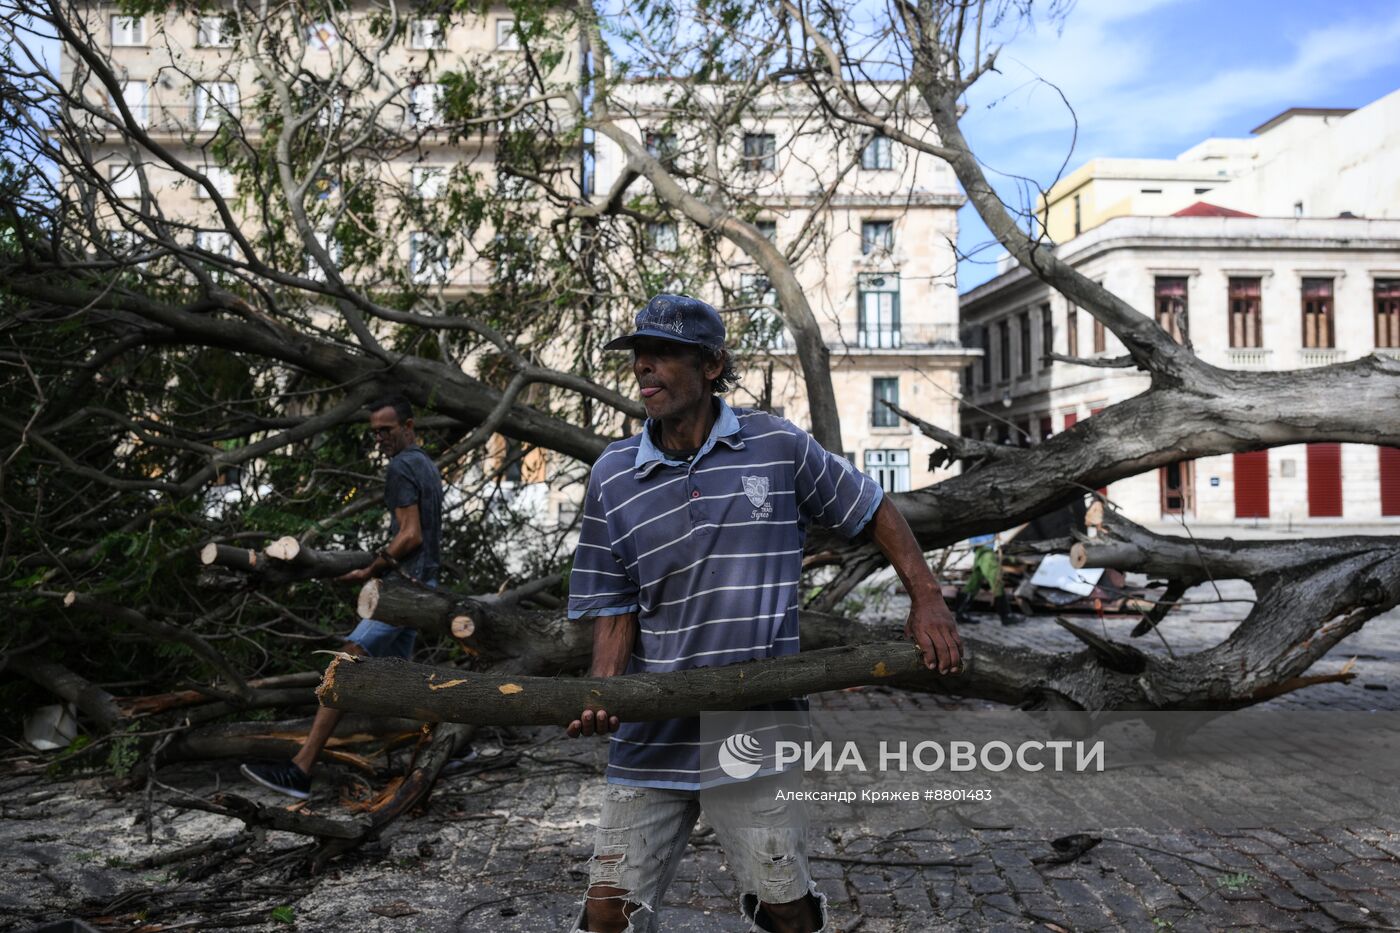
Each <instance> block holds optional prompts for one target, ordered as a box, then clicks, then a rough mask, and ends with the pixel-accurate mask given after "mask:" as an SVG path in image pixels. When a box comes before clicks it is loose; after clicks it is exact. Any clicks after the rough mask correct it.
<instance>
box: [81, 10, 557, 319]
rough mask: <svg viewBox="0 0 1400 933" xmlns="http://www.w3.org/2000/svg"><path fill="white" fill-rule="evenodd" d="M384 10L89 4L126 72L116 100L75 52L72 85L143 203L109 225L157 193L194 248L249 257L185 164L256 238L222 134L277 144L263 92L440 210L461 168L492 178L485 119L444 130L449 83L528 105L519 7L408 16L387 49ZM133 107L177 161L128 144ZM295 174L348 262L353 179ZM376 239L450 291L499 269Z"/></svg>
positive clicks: (253, 210)
mask: <svg viewBox="0 0 1400 933" xmlns="http://www.w3.org/2000/svg"><path fill="white" fill-rule="evenodd" d="M284 15H288V16H290V15H291V14H290V13H286V12H285V11H284ZM384 16H385V13H384V11H383V10H382V9H379V8H371V7H370V6H369V5H368V4H364V5H358V6H356V5H352V6H351V8H350V9H348V10H346V11H344V12H343V13H340V14H338V15H337V16H336V18H335V20H334V21H333V22H332V21H329V20H327V21H323V22H315V21H309V20H308V21H295V22H293V21H277V22H274V23H270V22H265V21H261V20H258V19H256V18H255V17H252V16H251V14H250V12H249V11H248V10H246V9H241V8H240V9H239V10H238V11H236V12H229V13H222V12H219V11H218V10H217V8H211V9H210V10H209V11H206V12H204V13H197V12H195V11H193V10H183V9H182V10H170V11H166V12H163V13H159V14H145V15H139V16H129V15H126V14H125V13H123V12H122V11H120V10H118V9H117V8H116V7H115V6H111V5H101V4H95V5H93V6H92V7H90V8H89V16H88V19H87V27H88V29H89V31H90V33H91V36H92V37H93V39H94V40H95V44H96V46H97V48H98V50H99V51H100V52H101V53H103V54H105V55H106V56H107V61H108V62H109V63H110V65H111V66H112V69H113V71H114V72H115V74H116V77H117V80H118V84H119V86H118V89H117V92H115V93H114V92H113V91H112V90H111V89H110V88H107V87H105V86H103V84H102V83H101V82H99V81H98V80H97V79H96V78H95V77H92V76H91V75H87V74H86V69H84V68H82V67H80V66H79V65H78V63H76V62H75V61H73V59H72V58H71V49H70V48H69V47H68V46H66V45H65V46H64V47H63V53H64V59H63V62H62V67H63V71H64V76H65V79H68V80H72V79H73V78H74V77H75V76H86V78H87V80H86V81H85V83H84V85H83V96H84V98H85V99H86V100H87V101H88V103H89V104H90V105H91V106H92V108H93V113H92V115H91V116H89V117H88V118H87V121H88V123H89V124H90V126H91V127H92V129H93V139H94V141H95V143H96V144H95V147H94V161H95V162H96V167H97V169H98V171H99V173H100V174H101V175H102V176H103V177H105V178H107V179H108V180H109V182H110V184H111V186H112V191H113V194H114V195H115V196H116V198H117V199H119V200H120V201H121V202H123V203H124V204H125V205H126V206H127V207H129V208H130V210H127V211H123V210H121V209H118V210H117V211H115V212H112V213H113V214H114V216H111V217H109V218H108V219H109V222H114V223H113V225H114V226H122V225H127V226H129V225H131V224H134V223H135V224H139V222H140V221H139V219H138V218H137V217H136V212H137V211H138V210H139V209H141V208H142V206H143V202H142V198H143V196H145V197H148V198H150V199H151V203H155V204H158V207H159V211H160V213H161V214H162V215H163V216H164V217H165V218H167V219H168V220H170V221H172V222H173V223H174V225H175V227H176V228H177V230H178V233H177V236H179V237H182V238H184V239H185V240H187V241H188V242H187V243H186V245H193V246H195V247H197V248H199V249H203V250H206V251H208V252H211V253H215V254H219V255H223V256H228V257H231V258H234V259H238V258H240V256H239V253H238V250H237V244H236V242H234V239H233V238H232V237H231V236H230V235H229V233H228V231H227V229H226V227H225V225H224V224H222V223H221V222H220V221H219V219H218V214H217V212H216V210H215V208H214V198H213V197H212V195H211V193H210V191H209V189H208V188H207V187H205V186H204V185H202V184H200V183H199V182H198V181H197V180H195V179H192V178H190V177H189V176H188V175H187V174H185V173H182V172H181V171H179V170H177V168H176V167H174V166H173V165H172V164H171V161H178V162H181V163H183V164H184V165H186V166H188V167H189V168H190V169H192V170H194V171H195V172H197V173H199V174H201V175H203V176H204V177H206V178H207V179H208V180H209V182H210V184H211V185H212V187H213V188H214V189H215V190H216V191H217V192H218V193H219V194H220V195H223V196H224V197H226V198H229V199H230V202H231V205H230V206H231V208H232V210H233V211H234V217H235V220H236V222H237V224H238V226H239V227H240V229H246V230H248V231H249V232H251V231H253V230H255V229H257V228H258V226H259V225H260V224H261V223H262V222H263V218H262V216H261V215H260V213H259V211H258V205H257V203H256V200H255V199H254V200H253V201H252V203H246V202H245V206H244V207H242V208H240V206H239V205H237V204H233V203H232V202H233V201H234V200H235V196H236V195H237V194H238V192H237V191H236V190H235V186H236V173H235V172H233V171H232V170H231V169H230V167H229V166H228V165H227V164H223V163H221V160H220V152H221V151H225V152H226V151H227V150H228V148H229V147H227V146H223V147H221V146H220V145H218V144H217V137H218V133H219V130H220V127H221V126H224V125H225V124H228V125H232V126H236V127H237V128H238V129H237V132H238V133H240V134H243V135H245V136H246V137H247V139H248V141H249V142H250V143H252V144H254V145H257V144H259V143H262V142H264V141H265V138H264V137H265V134H266V133H268V132H275V130H276V127H274V128H272V129H271V130H269V127H267V126H265V125H264V120H263V119H262V117H261V115H262V114H265V113H266V111H265V110H263V109H262V108H254V107H253V103H254V101H255V99H257V98H258V97H260V96H261V97H264V98H271V100H272V101H273V108H274V112H275V111H276V109H277V106H278V104H280V100H279V95H280V94H283V93H285V94H286V95H287V98H288V99H289V101H290V111H289V116H292V117H294V118H296V119H305V120H306V121H307V123H309V125H310V126H311V128H312V130H313V131H315V130H323V131H325V133H326V136H327V137H328V139H333V140H335V142H336V143H343V144H345V147H346V150H347V151H348V152H349V155H348V156H346V157H344V158H342V161H343V162H344V163H347V164H350V165H353V166H354V167H355V168H356V169H359V170H362V171H363V170H368V171H371V172H374V173H375V177H374V181H375V183H376V184H380V185H387V186H389V189H390V190H393V191H395V192H397V193H398V194H400V196H401V197H402V198H407V199H412V198H418V199H422V200H423V201H425V202H432V201H433V200H435V199H437V198H438V197H439V196H440V194H441V191H442V189H443V186H444V182H445V180H446V179H447V178H448V175H449V173H451V172H453V171H462V170H469V171H471V172H473V173H476V174H479V175H482V176H484V177H486V178H488V179H490V178H494V175H493V165H494V157H493V152H494V145H495V138H496V137H495V135H494V127H493V126H492V125H490V124H487V125H486V126H485V128H484V130H483V131H482V132H479V133H467V134H459V135H457V136H452V135H449V134H448V133H447V132H445V131H444V128H443V126H442V123H443V119H442V113H443V103H444V95H445V94H446V93H447V89H448V85H447V84H445V83H444V79H443V78H442V77H441V76H442V75H444V74H446V73H448V72H453V71H457V72H470V73H473V74H476V75H478V76H479V77H480V80H481V81H483V83H484V82H485V81H487V80H490V81H492V82H495V83H499V85H500V86H501V88H502V100H501V105H502V107H503V108H504V107H507V106H511V105H513V104H515V103H518V102H519V100H520V99H523V98H524V96H525V92H524V90H523V88H524V84H523V83H517V82H523V81H524V77H525V68H526V65H525V62H524V60H523V57H522V55H521V53H520V47H519V41H518V36H517V34H516V31H515V21H514V19H513V18H512V14H511V13H510V11H509V9H508V8H507V7H505V6H500V7H496V8H492V9H490V10H489V11H488V12H487V13H485V14H484V15H481V16H473V17H467V18H463V17H459V16H454V17H451V18H443V19H438V18H435V17H424V16H413V15H411V14H410V15H409V18H408V19H407V20H406V21H405V22H401V23H397V24H396V25H397V26H398V31H397V33H396V38H394V39H393V40H389V41H386V39H385V38H384V35H385V30H386V26H387V25H388V24H387V23H386V22H385V20H384ZM260 43H261V45H260ZM273 44H275V45H276V46H277V48H278V49H279V51H278V60H277V62H276V64H275V66H274V67H271V68H267V69H264V68H263V67H262V66H263V65H267V64H268V62H269V59H267V58H265V57H264V56H265V54H266V53H265V51H263V50H262V46H264V45H273ZM566 48H567V45H566ZM255 49H256V50H257V51H255ZM579 67H580V55H579V51H578V48H577V43H576V42H575V43H573V46H572V48H568V51H567V54H565V55H564V56H563V59H562V60H561V61H560V62H559V64H558V65H557V67H556V73H555V74H554V75H553V77H558V78H566V77H567V76H569V75H571V74H576V73H577V70H578V68H579ZM119 102H120V104H124V105H125V107H126V109H127V110H128V111H129V113H130V114H131V116H132V119H133V120H134V122H135V123H136V125H137V126H139V127H141V128H142V129H144V130H145V131H146V132H147V133H148V134H149V136H150V139H151V141H152V142H153V143H154V144H156V145H158V146H160V147H163V148H165V149H166V150H168V152H169V153H170V154H171V156H173V160H167V159H164V158H162V157H161V156H160V155H159V154H158V153H157V152H155V151H153V150H152V149H150V148H147V147H142V146H134V145H126V144H124V143H123V142H122V140H121V137H120V136H119V135H117V134H115V133H111V132H110V131H109V130H110V127H111V126H112V125H113V123H114V121H117V120H119V119H120V114H119ZM255 109H256V110H257V114H255ZM279 122H281V121H280V120H279ZM371 127H372V128H373V132H371V130H370V128H371ZM234 148H237V147H234ZM357 150H358V151H357ZM295 180H296V181H303V180H305V181H306V182H307V186H308V197H307V205H308V206H307V213H308V217H309V219H310V220H311V222H312V224H313V225H314V226H315V227H316V228H317V230H316V234H315V236H316V239H317V240H318V241H320V242H321V244H322V246H323V247H325V248H326V250H327V252H328V254H329V256H328V258H329V261H330V262H331V263H333V264H338V263H339V261H340V260H341V258H342V257H341V255H340V250H339V248H338V246H337V244H336V243H335V242H334V241H333V240H332V238H331V237H330V236H329V235H328V234H327V232H326V230H328V229H329V227H330V225H331V224H332V223H334V221H335V218H336V215H337V208H339V207H340V206H341V205H342V203H343V195H344V194H345V187H346V186H345V185H343V184H342V183H343V181H344V179H341V178H337V177H335V175H334V173H333V172H332V171H330V170H328V171H327V172H326V173H325V174H324V176H323V177H318V178H314V179H302V178H299V177H297V178H295ZM284 194H285V192H283V191H278V192H277V195H278V196H282V195H284ZM492 232H493V231H492V230H491V229H490V228H489V225H483V227H482V228H481V229H479V230H477V231H475V234H474V235H473V237H472V244H477V245H479V244H481V243H484V242H487V241H489V239H490V237H491V235H492ZM378 235H380V236H382V237H383V238H384V239H385V241H386V242H388V243H389V244H390V245H391V253H390V256H391V261H390V263H389V266H390V267H393V266H395V265H397V266H398V268H399V269H400V270H402V272H403V273H404V274H405V278H406V281H407V282H408V283H409V284H433V285H445V286H447V287H448V289H449V293H450V291H451V290H453V289H462V288H471V287H473V286H477V285H480V284H482V283H484V282H485V281H486V280H487V278H488V277H489V275H490V267H489V264H487V263H484V262H482V261H480V260H479V259H478V258H476V256H475V255H474V254H475V250H474V249H473V246H472V244H468V245H466V247H465V248H457V249H452V250H449V249H448V248H447V247H446V245H445V243H444V242H443V238H442V237H441V235H440V234H439V233H438V232H436V231H433V230H430V229H426V228H424V229H416V228H414V227H412V226H409V227H407V228H394V229H388V228H386V229H383V230H382V231H378ZM394 256H396V257H397V260H398V263H397V264H395V263H394V262H393V261H392V257H394ZM300 265H301V268H299V269H294V270H287V271H293V272H297V273H303V274H305V275H306V276H307V277H308V278H311V279H313V280H323V279H324V277H325V275H326V271H325V268H324V263H323V262H318V261H316V260H315V259H314V258H313V256H312V255H310V254H309V251H308V255H307V256H305V257H304V258H303V262H302V263H301V264H300ZM357 279H359V277H358V276H357ZM359 281H361V282H362V284H365V285H369V284H371V283H369V282H365V281H364V280H363V279H359ZM373 284H379V283H378V282H375V283H373Z"/></svg>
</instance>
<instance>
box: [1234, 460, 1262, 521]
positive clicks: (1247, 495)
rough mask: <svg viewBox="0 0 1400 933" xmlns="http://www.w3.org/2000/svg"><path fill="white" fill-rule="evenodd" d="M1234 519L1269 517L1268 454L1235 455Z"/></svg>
mask: <svg viewBox="0 0 1400 933" xmlns="http://www.w3.org/2000/svg"><path fill="white" fill-rule="evenodd" d="M1235 517H1236V518H1268V517H1269V452H1268V451H1267V450H1251V451H1250V452H1249V453H1243V454H1235Z"/></svg>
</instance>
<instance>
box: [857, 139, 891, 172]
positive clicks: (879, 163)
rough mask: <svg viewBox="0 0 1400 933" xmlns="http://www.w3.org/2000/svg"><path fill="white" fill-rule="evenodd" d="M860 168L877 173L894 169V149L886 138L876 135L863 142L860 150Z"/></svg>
mask: <svg viewBox="0 0 1400 933" xmlns="http://www.w3.org/2000/svg"><path fill="white" fill-rule="evenodd" d="M860 167H861V168H863V169H872V170H877V171H878V170H884V169H892V168H894V147H893V146H891V145H890V138H889V137H888V136H882V135H880V134H879V133H876V134H875V135H874V136H871V137H870V138H869V139H867V140H866V141H865V145H863V146H862V147H861V149H860Z"/></svg>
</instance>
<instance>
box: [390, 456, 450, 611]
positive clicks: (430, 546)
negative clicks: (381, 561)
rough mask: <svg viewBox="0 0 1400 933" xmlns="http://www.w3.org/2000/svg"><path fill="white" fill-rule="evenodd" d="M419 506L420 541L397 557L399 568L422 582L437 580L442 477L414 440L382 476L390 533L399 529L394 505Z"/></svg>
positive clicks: (440, 536)
mask: <svg viewBox="0 0 1400 933" xmlns="http://www.w3.org/2000/svg"><path fill="white" fill-rule="evenodd" d="M410 505H417V506H418V523H419V525H420V526H421V528H422V530H423V544H422V545H421V546H420V547H419V548H418V550H416V551H414V552H413V553H412V554H410V555H409V556H408V557H405V558H404V559H403V560H401V561H399V567H400V569H401V570H402V571H403V572H404V573H406V574H409V575H410V576H412V577H414V578H415V579H417V580H420V581H422V582H424V583H428V582H431V581H435V580H437V575H438V565H439V562H440V561H441V559H442V477H440V476H439V475H438V471H437V467H436V466H434V464H433V461H432V458H431V457H429V456H428V455H427V454H425V453H424V452H423V448H421V447H419V446H417V445H416V444H415V445H414V446H412V447H409V448H408V449H406V450H401V451H399V452H398V453H397V454H395V455H394V458H393V459H392V460H390V461H389V470H388V472H387V473H386V474H385V476H384V506H385V508H387V509H388V510H389V537H390V538H391V539H392V538H393V536H394V535H396V534H398V533H399V520H398V518H396V517H395V516H394V509H402V508H405V507H407V506H410Z"/></svg>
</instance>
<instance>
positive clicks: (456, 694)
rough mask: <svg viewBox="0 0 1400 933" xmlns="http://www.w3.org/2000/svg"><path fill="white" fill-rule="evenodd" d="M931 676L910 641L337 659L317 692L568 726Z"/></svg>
mask: <svg viewBox="0 0 1400 933" xmlns="http://www.w3.org/2000/svg"><path fill="white" fill-rule="evenodd" d="M972 668H973V669H974V670H975V668H976V664H975V662H974V663H973V665H972ZM927 674H929V672H928V671H926V670H925V668H924V666H923V662H922V660H921V659H920V657H919V653H918V650H917V649H916V648H915V647H914V646H913V645H912V644H910V643H908V642H875V643H871V644H868V645H858V646H852V647H846V648H827V649H825V650H821V651H806V652H803V653H801V654H798V655H791V656H788V657H783V658H770V659H765V660H762V661H748V662H745V663H743V664H732V665H726V666H724V667H706V668H698V669H695V670H688V671H676V672H674V673H669V674H627V675H624V676H620V677H606V678H596V677H581V678H568V679H566V678H558V677H516V676H509V675H505V676H503V675H500V674H478V673H472V672H468V671H458V670H454V669H451V668H437V667H431V666H429V665H426V664H414V663H412V662H410V661H403V660H400V659H397V658H354V659H352V660H349V661H347V660H345V659H342V658H337V659H335V660H334V661H332V662H331V664H330V666H329V667H328V668H327V669H326V676H325V679H324V681H322V684H321V686H320V688H319V689H318V690H317V693H318V695H319V696H320V697H321V702H322V703H323V704H325V705H326V706H330V707H334V708H337V709H350V710H355V711H357V712H364V713H373V714H379V715H386V714H388V713H391V712H392V713H396V714H398V715H407V716H412V717H415V718H418V719H423V720H426V721H428V722H460V723H471V724H473V725H551V724H553V725H567V724H568V723H569V722H570V721H571V720H573V719H576V718H578V714H579V712H580V711H582V710H585V709H606V710H607V711H608V712H609V713H610V714H612V715H616V716H617V717H618V718H619V719H623V720H625V721H629V722H637V721H654V720H658V719H670V718H673V717H677V716H691V715H695V714H697V713H700V712H702V711H704V710H733V709H746V708H748V707H751V706H755V705H758V704H760V703H770V702H774V701H777V700H785V699H788V698H790V697H795V696H802V695H804V694H807V693H812V692H816V691H820V690H837V689H841V688H843V687H855V686H860V685H863V684H875V683H887V682H890V681H892V680H894V679H895V678H897V677H905V678H911V677H914V676H915V675H927ZM930 676H937V675H930ZM950 676H955V675H950Z"/></svg>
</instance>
